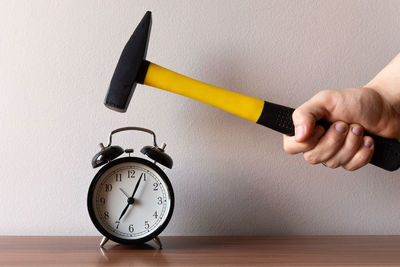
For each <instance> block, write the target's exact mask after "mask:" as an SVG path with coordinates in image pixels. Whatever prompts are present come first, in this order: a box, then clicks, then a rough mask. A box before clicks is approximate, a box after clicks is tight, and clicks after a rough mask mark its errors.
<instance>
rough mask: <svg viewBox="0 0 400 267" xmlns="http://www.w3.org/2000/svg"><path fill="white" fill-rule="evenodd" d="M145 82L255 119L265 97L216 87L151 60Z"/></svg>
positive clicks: (248, 118) (260, 110) (255, 120)
mask: <svg viewBox="0 0 400 267" xmlns="http://www.w3.org/2000/svg"><path fill="white" fill-rule="evenodd" d="M144 84H146V85H149V86H153V87H156V88H159V89H162V90H166V91H169V92H172V93H175V94H179V95H183V96H186V97H189V98H192V99H195V100H198V101H200V102H203V103H206V104H209V105H211V106H214V107H217V108H220V109H222V110H225V111H227V112H229V113H232V114H235V115H237V116H239V117H242V118H245V119H247V120H250V121H253V122H257V120H258V119H259V118H260V115H261V113H262V110H263V107H264V101H263V100H260V99H257V98H254V97H250V96H246V95H242V94H238V93H235V92H232V91H229V90H226V89H223V88H220V87H216V86H213V85H210V84H207V83H204V82H201V81H198V80H195V79H192V78H189V77H186V76H184V75H182V74H179V73H176V72H174V71H171V70H169V69H166V68H163V67H161V66H159V65H156V64H154V63H150V64H149V67H148V69H147V73H146V77H145V79H144Z"/></svg>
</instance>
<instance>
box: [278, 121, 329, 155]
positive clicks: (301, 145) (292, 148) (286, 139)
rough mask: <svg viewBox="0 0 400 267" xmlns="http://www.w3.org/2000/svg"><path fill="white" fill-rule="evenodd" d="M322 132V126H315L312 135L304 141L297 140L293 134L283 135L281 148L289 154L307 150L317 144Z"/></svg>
mask: <svg viewBox="0 0 400 267" xmlns="http://www.w3.org/2000/svg"><path fill="white" fill-rule="evenodd" d="M324 132H325V130H324V128H323V127H322V126H317V127H315V131H314V133H313V134H312V136H311V137H310V138H308V139H307V140H306V141H304V142H297V141H296V137H295V136H287V135H283V149H284V150H285V151H286V152H287V153H289V154H297V153H301V152H304V151H309V150H311V149H313V148H314V147H315V146H316V145H317V143H318V142H319V139H320V137H321V136H322V135H323V134H324Z"/></svg>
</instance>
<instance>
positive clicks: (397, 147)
mask: <svg viewBox="0 0 400 267" xmlns="http://www.w3.org/2000/svg"><path fill="white" fill-rule="evenodd" d="M293 112H294V109H293V108H289V107H285V106H281V105H278V104H274V103H270V102H267V101H265V102H264V108H263V111H262V113H261V116H260V118H259V119H258V121H257V123H258V124H260V125H263V126H266V127H268V128H270V129H272V130H275V131H277V132H280V133H282V134H287V135H289V136H293V135H294V125H293V120H292V114H293ZM317 125H321V126H323V127H324V128H325V129H328V128H329V127H330V125H331V123H329V122H327V121H325V120H319V121H318V122H317ZM365 135H368V136H371V137H372V139H374V142H375V150H374V155H373V156H372V159H371V161H370V163H371V164H373V165H375V166H378V167H380V168H382V169H385V170H388V171H395V170H397V169H398V168H399V167H400V142H399V141H397V140H395V139H388V138H383V137H380V136H376V135H373V134H369V133H368V132H366V133H365Z"/></svg>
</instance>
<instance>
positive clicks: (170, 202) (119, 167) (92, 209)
mask: <svg viewBox="0 0 400 267" xmlns="http://www.w3.org/2000/svg"><path fill="white" fill-rule="evenodd" d="M122 131H141V132H146V133H149V134H151V135H152V136H153V145H152V146H145V147H143V148H142V149H141V150H140V152H141V153H143V154H144V155H146V156H147V157H148V158H150V159H151V161H150V160H147V159H144V158H140V157H133V156H131V154H133V153H134V150H133V149H125V150H124V149H123V148H121V147H120V146H115V145H112V136H113V135H114V134H116V133H118V132H122ZM100 147H101V151H100V152H99V153H97V154H96V155H95V156H94V157H93V159H92V166H93V168H98V167H100V166H103V167H102V168H101V169H100V170H99V171H98V172H97V174H96V175H95V176H94V178H93V180H92V182H91V184H90V186H89V191H88V197H87V207H88V211H89V215H90V219H91V220H92V222H93V224H94V226H95V227H96V228H97V230H98V231H99V232H100V233H101V234H102V235H103V239H102V240H101V242H100V247H102V246H104V244H105V243H106V242H107V241H108V240H112V241H114V242H117V243H121V244H141V243H145V242H148V241H150V240H154V241H155V242H156V243H157V244H158V246H159V247H160V249H161V248H162V245H161V241H160V239H159V238H158V235H159V234H160V233H161V232H162V231H163V230H164V229H165V227H166V226H167V225H168V223H169V221H170V219H171V217H172V213H173V210H174V202H175V199H174V191H173V189H172V184H171V182H170V180H169V179H168V177H167V175H166V174H165V173H164V171H163V170H162V169H161V168H160V167H159V166H158V165H157V164H159V165H163V166H165V167H167V168H170V169H171V168H172V164H173V161H172V159H171V157H170V156H169V155H167V154H166V153H165V147H166V145H165V144H163V145H162V146H161V147H159V146H158V145H157V142H156V135H155V133H154V132H153V131H151V130H149V129H145V128H140V127H124V128H119V129H116V130H114V131H112V132H111V133H110V136H109V142H108V145H107V146H104V145H103V144H102V143H100ZM124 153H126V154H127V155H126V154H125V156H123V157H120V156H121V155H123V154H124Z"/></svg>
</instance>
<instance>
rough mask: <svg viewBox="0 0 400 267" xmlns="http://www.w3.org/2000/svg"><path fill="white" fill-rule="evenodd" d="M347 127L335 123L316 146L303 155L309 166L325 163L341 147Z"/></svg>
mask: <svg viewBox="0 0 400 267" xmlns="http://www.w3.org/2000/svg"><path fill="white" fill-rule="evenodd" d="M348 128H349V126H348V125H347V124H346V123H344V122H341V121H338V122H335V123H334V124H332V125H331V127H330V128H329V129H328V131H327V132H326V134H325V135H324V136H322V137H321V139H320V141H319V142H318V144H317V145H316V146H315V147H314V148H313V149H311V150H309V151H307V152H305V153H304V159H305V160H306V161H307V162H308V163H311V164H318V163H321V162H326V161H327V160H329V159H330V158H332V157H333V156H334V155H335V154H336V153H337V152H338V151H339V150H340V149H341V147H342V146H343V143H344V141H345V139H346V135H347V131H348Z"/></svg>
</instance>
